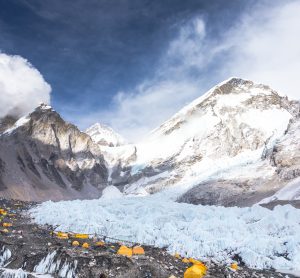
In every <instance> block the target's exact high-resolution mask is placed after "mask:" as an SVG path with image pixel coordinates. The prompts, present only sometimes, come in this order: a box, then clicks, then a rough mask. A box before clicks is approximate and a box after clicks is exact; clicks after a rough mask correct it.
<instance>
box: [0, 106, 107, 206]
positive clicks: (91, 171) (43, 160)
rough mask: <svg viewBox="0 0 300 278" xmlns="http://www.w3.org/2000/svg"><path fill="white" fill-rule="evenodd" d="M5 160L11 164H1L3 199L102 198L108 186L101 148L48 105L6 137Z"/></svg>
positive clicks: (1, 145) (0, 141) (1, 143)
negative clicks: (102, 192)
mask: <svg viewBox="0 0 300 278" xmlns="http://www.w3.org/2000/svg"><path fill="white" fill-rule="evenodd" d="M0 157H1V159H2V160H1V161H3V162H5V165H6V166H5V168H4V166H3V165H2V164H3V163H2V164H1V165H0V186H1V188H2V189H3V190H2V191H1V193H0V194H1V196H4V197H8V198H18V199H22V200H38V201H41V200H49V199H52V200H61V199H73V198H97V197H99V196H100V195H101V191H102V189H103V188H104V187H105V186H106V185H107V177H108V171H107V167H106V164H105V161H104V158H103V155H102V153H101V151H100V147H99V146H98V145H97V144H95V143H94V142H93V141H92V140H91V138H90V137H89V136H88V135H87V134H85V133H82V132H80V131H79V130H78V128H77V127H76V126H74V125H72V124H69V123H66V122H65V121H64V120H63V119H62V118H61V117H60V116H59V114H58V113H56V112H55V111H53V110H52V108H51V107H47V106H45V105H41V106H40V107H38V108H37V109H36V110H35V111H34V112H32V113H31V114H30V115H29V116H28V117H27V118H25V119H23V123H22V124H20V125H19V126H18V122H17V123H16V125H15V126H13V127H12V128H11V130H8V131H6V132H4V133H3V134H2V135H1V137H0ZM1 169H2V170H1ZM4 189H5V190H4Z"/></svg>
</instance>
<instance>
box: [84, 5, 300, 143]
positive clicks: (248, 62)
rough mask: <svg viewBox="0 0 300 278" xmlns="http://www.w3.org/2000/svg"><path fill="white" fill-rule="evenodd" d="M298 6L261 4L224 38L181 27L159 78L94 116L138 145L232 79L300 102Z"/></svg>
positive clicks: (196, 24) (196, 26)
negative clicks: (262, 86)
mask: <svg viewBox="0 0 300 278" xmlns="http://www.w3.org/2000/svg"><path fill="white" fill-rule="evenodd" d="M299 14H300V1H299V0H298V1H274V2H272V6H270V2H269V1H265V2H262V1H261V2H260V3H259V4H257V5H256V6H254V7H252V9H249V10H248V11H247V13H245V14H242V15H241V16H240V17H239V18H237V20H236V22H235V25H234V26H232V27H231V28H229V29H228V30H224V32H223V35H221V36H219V37H215V36H214V35H213V34H212V35H210V36H209V35H208V34H207V31H206V26H205V22H204V20H203V19H202V18H201V17H198V18H193V19H191V20H190V21H189V22H187V23H185V24H184V25H183V26H181V28H180V30H179V32H178V36H177V37H176V38H175V39H174V40H173V41H172V42H171V43H170V45H169V48H168V50H167V51H166V53H165V55H164V56H163V57H162V58H161V61H160V65H159V67H158V69H157V70H156V74H155V77H154V78H153V79H151V80H147V81H145V82H143V83H142V84H140V85H139V86H137V87H136V88H135V89H134V90H133V91H132V92H126V93H119V94H118V95H117V96H116V98H115V99H114V102H113V107H110V110H109V111H108V112H105V111H104V112H102V113H97V114H93V115H92V114H91V115H90V118H89V121H90V120H91V119H93V120H95V119H96V118H97V119H98V120H100V121H103V122H105V123H107V124H109V125H111V126H112V127H113V128H114V129H116V130H117V131H119V132H120V133H121V134H123V135H124V136H125V137H127V138H129V139H131V140H137V139H139V138H140V137H141V136H143V135H145V134H147V132H149V131H150V130H151V129H153V128H155V127H156V126H158V125H160V124H161V123H162V122H163V121H165V120H166V119H167V118H169V117H170V116H171V115H172V114H174V113H176V112H177V110H178V109H180V108H181V107H182V106H184V105H185V104H186V103H187V102H189V101H191V100H193V99H194V98H196V97H198V96H200V95H201V94H203V93H204V92H205V90H207V89H208V88H209V87H211V86H213V85H215V84H216V83H217V82H220V81H222V80H224V79H227V78H229V77H230V76H238V77H242V78H245V79H252V80H253V81H255V82H260V83H265V84H267V85H270V86H271V87H272V88H274V89H275V90H278V91H279V92H281V93H282V94H286V95H288V96H289V97H291V98H295V99H300V90H299V88H300V78H299V72H300V38H299V34H300V17H299Z"/></svg>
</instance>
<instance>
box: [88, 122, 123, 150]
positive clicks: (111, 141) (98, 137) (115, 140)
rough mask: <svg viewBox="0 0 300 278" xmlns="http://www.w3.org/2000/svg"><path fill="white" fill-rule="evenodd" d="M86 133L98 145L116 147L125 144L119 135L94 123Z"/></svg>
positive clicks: (109, 128) (105, 126)
mask: <svg viewBox="0 0 300 278" xmlns="http://www.w3.org/2000/svg"><path fill="white" fill-rule="evenodd" d="M86 133H87V134H88V135H90V136H91V138H92V139H93V141H94V142H95V143H97V144H99V145H103V146H110V147H116V146H120V145H123V144H124V143H125V140H124V139H123V137H122V136H121V135H120V134H118V133H117V132H115V131H114V130H113V129H112V128H111V127H109V126H107V125H105V124H100V123H95V124H93V125H92V126H91V127H89V128H88V129H87V130H86Z"/></svg>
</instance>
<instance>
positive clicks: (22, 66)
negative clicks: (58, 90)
mask: <svg viewBox="0 0 300 278" xmlns="http://www.w3.org/2000/svg"><path fill="white" fill-rule="evenodd" d="M50 93H51V86H50V85H49V84H48V83H47V82H46V81H45V80H44V78H43V76H42V75H41V73H40V72H39V71H38V70H37V69H36V68H34V67H33V66H32V65H31V64H30V63H29V62H28V61H27V60H26V59H24V58H22V57H21V56H11V55H7V54H4V53H0V118H2V117H5V116H6V115H8V114H9V115H12V116H21V115H24V114H26V113H28V112H30V111H31V110H32V109H34V108H35V107H36V106H38V105H39V103H41V102H44V103H50Z"/></svg>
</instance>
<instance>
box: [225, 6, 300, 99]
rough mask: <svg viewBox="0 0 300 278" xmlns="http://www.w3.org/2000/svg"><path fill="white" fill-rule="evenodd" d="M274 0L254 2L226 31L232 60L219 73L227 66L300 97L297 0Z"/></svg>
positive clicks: (298, 7) (234, 71)
mask: <svg viewBox="0 0 300 278" xmlns="http://www.w3.org/2000/svg"><path fill="white" fill-rule="evenodd" d="M266 3H269V2H266ZM278 3H280V4H277V5H273V6H270V5H269V4H270V3H269V4H266V5H264V6H262V5H259V6H257V7H256V9H255V10H254V11H253V12H252V13H251V14H247V15H244V16H243V17H242V20H241V21H240V22H239V24H238V25H237V26H236V27H234V28H233V29H232V30H230V31H229V32H228V33H227V34H226V36H227V39H226V40H225V44H226V45H227V46H230V47H229V51H230V56H231V58H232V60H231V61H229V62H228V63H226V65H225V67H224V69H223V73H224V74H226V72H227V70H228V69H229V70H228V72H229V74H230V75H237V76H241V77H244V78H247V79H252V80H255V81H257V82H261V83H265V84H268V85H270V86H271V87H272V88H274V89H276V90H278V91H279V92H281V93H282V94H286V95H288V96H289V97H291V98H295V99H300V79H299V73H300V37H299V34H300V17H299V14H300V1H299V0H298V1H282V2H278Z"/></svg>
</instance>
